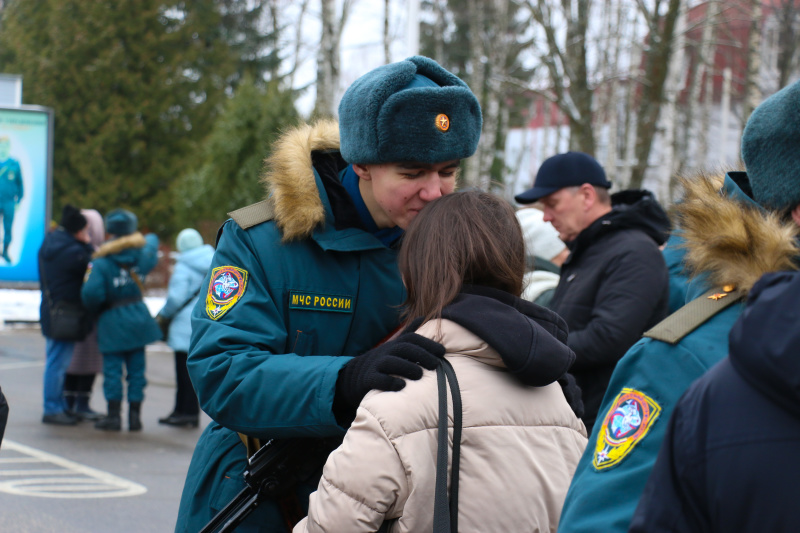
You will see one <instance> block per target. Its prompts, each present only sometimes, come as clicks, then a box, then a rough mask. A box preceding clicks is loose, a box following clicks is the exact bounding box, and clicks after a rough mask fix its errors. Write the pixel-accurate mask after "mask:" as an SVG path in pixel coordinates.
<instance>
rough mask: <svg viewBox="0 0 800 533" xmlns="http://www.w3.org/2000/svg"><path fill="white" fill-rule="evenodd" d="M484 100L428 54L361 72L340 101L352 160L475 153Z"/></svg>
mask: <svg viewBox="0 0 800 533" xmlns="http://www.w3.org/2000/svg"><path fill="white" fill-rule="evenodd" d="M482 123H483V119H482V117H481V106H480V104H479V103H478V99H477V98H475V95H474V94H472V91H471V90H470V89H469V87H468V86H467V84H466V83H464V82H463V81H461V80H460V79H459V78H458V76H455V75H454V74H451V73H450V72H448V71H447V70H445V69H444V68H442V67H441V66H439V64H438V63H437V62H436V61H434V60H432V59H429V58H427V57H423V56H413V57H410V58H408V59H406V60H404V61H398V62H397V63H391V64H389V65H383V66H381V67H378V68H376V69H374V70H372V71H370V72H368V73H367V74H365V75H363V76H361V77H360V78H358V79H357V80H356V81H355V82H354V83H353V84H352V85H351V86H350V88H349V89H347V91H346V92H345V93H344V96H343V97H342V101H341V103H340V104H339V138H340V151H341V154H342V157H343V158H344V160H345V161H347V162H348V163H358V164H364V165H366V164H375V163H401V162H416V163H427V164H432V163H440V162H443V161H451V160H454V159H463V158H466V157H469V156H471V155H472V154H474V153H475V150H476V149H477V147H478V140H479V139H480V136H481V125H482Z"/></svg>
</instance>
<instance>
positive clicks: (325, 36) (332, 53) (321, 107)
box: [313, 0, 353, 117]
mask: <svg viewBox="0 0 800 533" xmlns="http://www.w3.org/2000/svg"><path fill="white" fill-rule="evenodd" d="M352 5H353V0H344V2H342V11H341V13H338V14H337V9H336V0H320V7H321V10H320V14H321V22H322V33H321V36H320V44H319V52H318V53H317V95H316V100H315V102H314V111H313V115H314V116H316V117H332V116H334V115H335V113H336V108H335V102H336V91H337V90H338V89H339V79H340V74H341V70H340V61H339V51H340V48H341V41H342V31H343V30H344V26H345V24H346V23H347V19H348V17H349V15H350V9H351V7H352Z"/></svg>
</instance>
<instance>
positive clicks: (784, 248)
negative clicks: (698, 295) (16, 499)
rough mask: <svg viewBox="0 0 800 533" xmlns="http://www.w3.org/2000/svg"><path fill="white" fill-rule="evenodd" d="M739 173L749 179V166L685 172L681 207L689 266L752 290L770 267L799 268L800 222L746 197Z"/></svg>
mask: <svg viewBox="0 0 800 533" xmlns="http://www.w3.org/2000/svg"><path fill="white" fill-rule="evenodd" d="M733 175H736V176H738V177H740V178H742V180H746V176H745V174H744V173H743V172H742V173H731V174H729V175H727V176H722V175H719V174H716V175H714V174H707V173H700V174H698V175H695V176H693V177H686V178H682V179H681V183H682V185H683V188H684V191H685V194H684V198H683V200H682V201H681V202H680V203H679V204H678V205H677V206H676V213H677V218H678V226H679V227H680V229H681V230H682V236H683V238H684V239H685V241H686V242H685V245H684V246H685V248H686V256H685V259H684V261H685V263H686V264H687V266H688V267H689V269H690V270H691V271H692V272H695V273H705V274H706V275H707V276H708V281H709V282H710V283H711V284H712V285H713V286H723V285H734V286H735V287H736V288H737V289H739V290H741V291H745V292H748V291H749V290H750V289H751V288H752V287H753V284H755V282H756V281H758V279H759V278H760V277H761V276H762V275H764V274H766V273H767V272H777V271H781V270H795V269H796V268H797V267H796V265H795V263H794V260H795V258H796V257H797V256H798V254H799V253H800V249H798V244H797V235H798V228H797V226H796V225H795V224H794V222H792V221H791V220H789V221H782V220H781V218H780V216H779V215H778V214H776V213H774V212H771V211H767V210H765V209H763V208H761V207H760V206H758V204H756V203H755V202H753V201H752V200H751V199H750V198H748V197H746V195H745V193H744V192H742V190H741V189H740V188H739V187H738V186H737V184H736V182H735V181H734V179H732V176H733ZM745 188H746V187H745Z"/></svg>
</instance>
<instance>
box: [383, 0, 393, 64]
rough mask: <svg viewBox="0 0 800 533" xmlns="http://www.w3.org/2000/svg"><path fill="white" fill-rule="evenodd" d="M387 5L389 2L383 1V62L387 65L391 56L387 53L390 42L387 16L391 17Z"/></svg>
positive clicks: (387, 0) (390, 60)
mask: <svg viewBox="0 0 800 533" xmlns="http://www.w3.org/2000/svg"><path fill="white" fill-rule="evenodd" d="M389 4H390V1H389V0H383V62H384V63H385V64H387V65H388V64H389V63H391V62H392V54H391V52H390V51H389V44H390V42H391V39H390V37H389V16H390V15H391V12H390V9H389Z"/></svg>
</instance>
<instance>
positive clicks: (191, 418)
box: [158, 411, 200, 428]
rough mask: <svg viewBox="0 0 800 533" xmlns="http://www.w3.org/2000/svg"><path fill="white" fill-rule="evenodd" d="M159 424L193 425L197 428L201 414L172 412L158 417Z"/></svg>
mask: <svg viewBox="0 0 800 533" xmlns="http://www.w3.org/2000/svg"><path fill="white" fill-rule="evenodd" d="M158 423H159V424H164V425H165V426H175V427H193V428H196V427H197V426H198V424H199V423H200V416H199V415H184V414H181V413H176V412H174V411H173V412H172V413H170V414H168V415H167V416H165V417H164V418H159V419H158Z"/></svg>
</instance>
